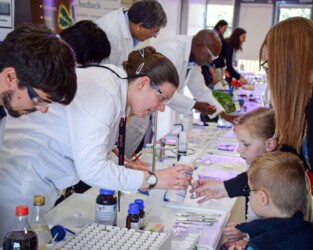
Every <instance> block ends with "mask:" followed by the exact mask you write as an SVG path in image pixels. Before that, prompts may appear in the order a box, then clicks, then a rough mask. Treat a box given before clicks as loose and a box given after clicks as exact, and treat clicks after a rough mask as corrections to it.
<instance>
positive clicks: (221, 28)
mask: <svg viewBox="0 0 313 250" xmlns="http://www.w3.org/2000/svg"><path fill="white" fill-rule="evenodd" d="M227 28H228V23H227V22H226V21H225V20H223V19H222V20H219V21H218V22H217V24H216V25H215V26H214V29H213V31H214V32H215V33H216V34H217V35H218V37H219V38H220V40H221V43H222V49H221V52H220V54H219V56H218V58H217V59H216V60H214V62H213V64H214V67H215V74H216V78H217V80H218V81H220V80H222V79H223V77H224V73H225V60H224V58H225V47H226V45H225V39H224V33H225V31H226V30H227Z"/></svg>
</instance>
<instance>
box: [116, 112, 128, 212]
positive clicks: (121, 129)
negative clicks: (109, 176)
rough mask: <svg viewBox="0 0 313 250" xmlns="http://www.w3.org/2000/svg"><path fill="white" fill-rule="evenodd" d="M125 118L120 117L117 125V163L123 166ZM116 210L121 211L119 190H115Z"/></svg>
mask: <svg viewBox="0 0 313 250" xmlns="http://www.w3.org/2000/svg"><path fill="white" fill-rule="evenodd" d="M125 135H126V118H125V117H122V118H121V120H120V125H119V135H118V165H120V166H124V155H125V154H124V153H125ZM117 200H118V203H117V204H118V211H121V191H118V192H117Z"/></svg>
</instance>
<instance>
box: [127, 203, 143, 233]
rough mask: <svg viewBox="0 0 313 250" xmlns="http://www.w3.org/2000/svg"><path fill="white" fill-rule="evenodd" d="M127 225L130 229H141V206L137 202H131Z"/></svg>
mask: <svg viewBox="0 0 313 250" xmlns="http://www.w3.org/2000/svg"><path fill="white" fill-rule="evenodd" d="M126 227H127V228H128V229H140V221H139V206H138V204H136V203H131V204H129V207H128V215H127V218H126Z"/></svg>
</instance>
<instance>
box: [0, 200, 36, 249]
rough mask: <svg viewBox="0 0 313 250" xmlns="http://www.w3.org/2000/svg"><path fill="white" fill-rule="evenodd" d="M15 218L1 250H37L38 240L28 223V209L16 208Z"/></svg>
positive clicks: (24, 207)
mask: <svg viewBox="0 0 313 250" xmlns="http://www.w3.org/2000/svg"><path fill="white" fill-rule="evenodd" d="M15 214H16V218H15V222H14V224H13V226H12V228H11V231H10V232H8V233H7V235H6V236H5V238H4V241H3V250H37V249H38V239H37V235H36V233H35V232H34V231H32V230H31V228H30V225H29V221H28V207H27V206H17V207H16V210H15Z"/></svg>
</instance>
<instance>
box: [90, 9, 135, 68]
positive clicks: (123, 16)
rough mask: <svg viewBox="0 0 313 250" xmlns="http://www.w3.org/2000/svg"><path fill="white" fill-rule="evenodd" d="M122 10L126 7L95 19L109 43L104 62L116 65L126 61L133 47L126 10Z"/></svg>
mask: <svg viewBox="0 0 313 250" xmlns="http://www.w3.org/2000/svg"><path fill="white" fill-rule="evenodd" d="M124 11H127V8H125V7H122V8H120V9H118V10H115V11H112V12H110V13H108V14H106V15H104V16H103V17H101V18H99V19H98V20H97V21H96V24H97V25H98V26H99V27H100V28H101V29H103V30H104V31H105V33H106V35H107V36H108V39H109V41H110V44H111V54H110V56H109V58H108V59H106V60H105V61H104V62H105V63H110V64H114V65H117V66H121V65H122V63H123V61H127V59H128V54H129V53H130V52H132V51H133V50H134V49H135V47H134V41H133V38H132V35H131V33H130V29H129V21H128V16H127V12H125V13H124Z"/></svg>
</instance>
